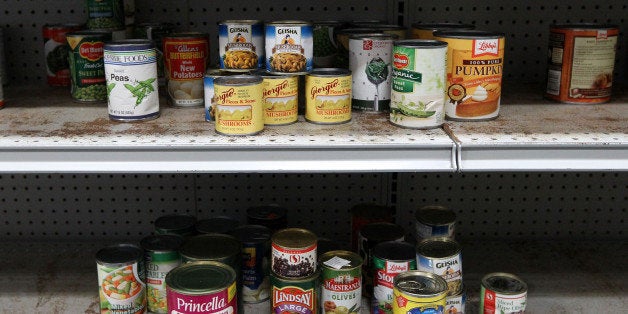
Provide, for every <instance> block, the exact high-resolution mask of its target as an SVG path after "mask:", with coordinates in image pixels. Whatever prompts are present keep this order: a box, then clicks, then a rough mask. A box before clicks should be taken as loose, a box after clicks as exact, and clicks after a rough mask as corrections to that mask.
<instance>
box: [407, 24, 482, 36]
mask: <svg viewBox="0 0 628 314" xmlns="http://www.w3.org/2000/svg"><path fill="white" fill-rule="evenodd" d="M472 29H475V25H473V24H463V23H414V24H412V28H411V29H410V38H413V39H434V32H438V31H445V30H472Z"/></svg>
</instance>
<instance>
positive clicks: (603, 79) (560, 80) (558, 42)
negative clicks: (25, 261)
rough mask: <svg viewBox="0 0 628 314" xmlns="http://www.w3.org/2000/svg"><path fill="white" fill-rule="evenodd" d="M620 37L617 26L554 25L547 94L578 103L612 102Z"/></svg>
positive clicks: (566, 101)
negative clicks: (616, 53) (616, 54)
mask: <svg viewBox="0 0 628 314" xmlns="http://www.w3.org/2000/svg"><path fill="white" fill-rule="evenodd" d="M618 38H619V28H617V26H616V25H609V24H593V23H581V24H557V25H552V26H550V36H549V51H548V58H547V62H548V71H547V89H546V91H545V97H547V98H549V99H552V100H556V101H560V102H565V103H576V104H596V103H603V102H608V101H609V100H610V99H611V90H612V87H613V70H614V67H615V52H616V50H617V45H618V44H619V41H618Z"/></svg>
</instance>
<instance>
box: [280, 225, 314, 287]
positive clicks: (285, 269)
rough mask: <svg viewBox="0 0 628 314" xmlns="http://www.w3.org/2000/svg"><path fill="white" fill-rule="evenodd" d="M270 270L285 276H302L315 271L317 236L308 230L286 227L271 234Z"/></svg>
mask: <svg viewBox="0 0 628 314" xmlns="http://www.w3.org/2000/svg"><path fill="white" fill-rule="evenodd" d="M271 242H272V249H271V254H272V260H271V264H270V266H271V270H272V271H273V273H274V274H276V275H279V276H281V277H285V278H303V277H307V276H310V275H312V274H314V272H316V261H317V258H316V257H317V256H316V247H317V237H316V235H315V234H314V233H312V232H311V231H309V230H306V229H301V228H287V229H283V230H279V231H277V232H275V234H273V236H272V238H271Z"/></svg>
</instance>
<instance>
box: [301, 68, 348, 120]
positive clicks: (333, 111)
mask: <svg viewBox="0 0 628 314" xmlns="http://www.w3.org/2000/svg"><path fill="white" fill-rule="evenodd" d="M351 86H352V83H351V72H349V70H346V69H337V68H320V69H315V70H314V71H312V73H310V74H308V75H306V76H305V120H306V121H308V122H311V123H317V124H340V123H345V122H349V121H351V93H352V89H351Z"/></svg>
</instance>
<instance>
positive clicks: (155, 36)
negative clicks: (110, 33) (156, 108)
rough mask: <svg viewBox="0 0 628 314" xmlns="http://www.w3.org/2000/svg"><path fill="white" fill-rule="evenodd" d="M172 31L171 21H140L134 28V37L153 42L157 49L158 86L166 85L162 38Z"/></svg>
mask: <svg viewBox="0 0 628 314" xmlns="http://www.w3.org/2000/svg"><path fill="white" fill-rule="evenodd" d="M173 32H174V24H171V23H141V24H138V25H137V26H136V27H135V28H134V34H133V37H134V38H140V39H148V40H151V41H152V42H153V43H154V44H155V48H156V49H157V78H158V81H159V87H163V86H165V85H166V76H165V69H164V52H163V49H164V42H163V39H164V37H166V36H167V35H168V34H171V33H173Z"/></svg>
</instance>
